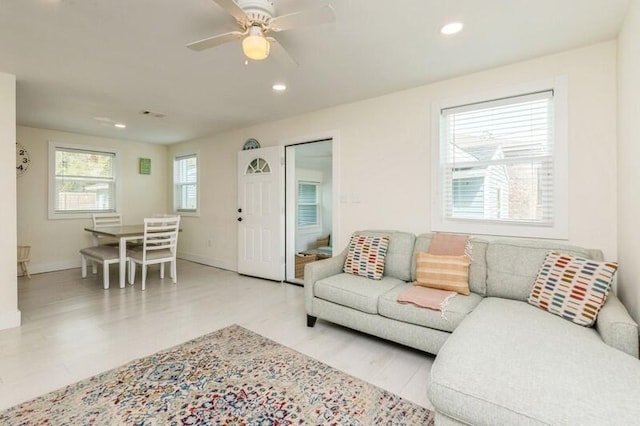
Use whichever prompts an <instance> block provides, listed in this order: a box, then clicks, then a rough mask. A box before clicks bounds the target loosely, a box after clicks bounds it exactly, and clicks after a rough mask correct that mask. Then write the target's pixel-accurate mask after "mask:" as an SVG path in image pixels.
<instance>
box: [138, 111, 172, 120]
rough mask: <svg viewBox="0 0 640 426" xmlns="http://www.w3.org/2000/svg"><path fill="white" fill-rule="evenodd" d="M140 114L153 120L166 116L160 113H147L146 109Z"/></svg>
mask: <svg viewBox="0 0 640 426" xmlns="http://www.w3.org/2000/svg"><path fill="white" fill-rule="evenodd" d="M140 114H142V115H148V116H149V117H153V118H164V117H166V116H167V114H164V113H162V112H155V111H149V110H148V109H146V110H143V111H140Z"/></svg>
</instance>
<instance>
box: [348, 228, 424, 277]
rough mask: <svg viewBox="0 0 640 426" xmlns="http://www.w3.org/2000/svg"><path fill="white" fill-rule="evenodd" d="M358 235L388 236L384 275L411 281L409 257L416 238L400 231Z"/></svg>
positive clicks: (365, 232) (367, 232) (369, 232)
mask: <svg viewBox="0 0 640 426" xmlns="http://www.w3.org/2000/svg"><path fill="white" fill-rule="evenodd" d="M358 234H362V235H372V236H383V235H387V236H389V247H388V249H387V257H386V259H385V266H384V275H385V276H389V277H394V278H397V279H399V280H402V281H410V280H411V257H412V256H413V246H414V244H415V241H416V236H415V235H413V234H410V233H408V232H400V231H371V230H369V231H359V232H358Z"/></svg>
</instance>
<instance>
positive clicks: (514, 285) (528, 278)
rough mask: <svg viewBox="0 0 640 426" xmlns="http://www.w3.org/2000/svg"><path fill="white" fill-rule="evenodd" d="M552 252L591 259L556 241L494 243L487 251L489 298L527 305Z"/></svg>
mask: <svg viewBox="0 0 640 426" xmlns="http://www.w3.org/2000/svg"><path fill="white" fill-rule="evenodd" d="M550 250H556V251H558V252H560V253H564V254H568V255H571V256H579V257H586V258H590V257H591V256H590V251H589V250H586V249H583V248H580V247H574V246H567V245H561V244H558V243H555V242H553V241H543V240H515V239H514V240H495V241H491V242H490V243H489V246H488V248H487V296H493V297H503V298H506V299H515V300H521V301H526V300H527V299H528V298H529V294H530V293H531V288H532V287H533V283H534V282H535V280H536V277H537V275H538V270H539V269H540V266H541V265H542V262H544V258H545V256H546V255H547V252H549V251H550ZM474 255H475V254H474Z"/></svg>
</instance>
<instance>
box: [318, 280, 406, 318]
mask: <svg viewBox="0 0 640 426" xmlns="http://www.w3.org/2000/svg"><path fill="white" fill-rule="evenodd" d="M403 283H404V281H401V280H399V279H397V278H393V277H382V279H381V280H370V279H369V278H364V277H359V276H357V275H351V274H346V273H342V274H338V275H333V276H331V277H328V278H324V279H322V280H319V281H316V283H315V285H314V286H313V293H314V296H315V297H318V298H320V299H324V300H327V301H329V302H333V303H337V304H339V305H343V306H347V307H349V308H353V309H357V310H359V311H362V312H366V313H369V314H377V313H378V297H380V296H381V295H383V294H384V293H386V292H387V291H389V290H391V289H392V288H394V287H395V286H397V285H399V284H403Z"/></svg>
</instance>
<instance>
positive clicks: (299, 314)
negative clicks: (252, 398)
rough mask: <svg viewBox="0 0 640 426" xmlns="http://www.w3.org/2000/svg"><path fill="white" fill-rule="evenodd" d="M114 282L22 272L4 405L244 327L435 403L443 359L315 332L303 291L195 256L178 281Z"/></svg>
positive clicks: (72, 273)
mask: <svg viewBox="0 0 640 426" xmlns="http://www.w3.org/2000/svg"><path fill="white" fill-rule="evenodd" d="M112 268H114V269H112V270H111V278H112V281H111V288H110V289H109V290H103V289H102V276H101V274H100V273H99V274H98V275H97V276H92V275H91V274H90V275H89V277H88V278H86V279H81V278H80V270H79V269H70V270H66V271H59V272H50V273H45V274H38V275H32V278H31V280H28V279H26V278H19V282H18V287H19V297H18V304H19V308H20V310H21V312H22V326H21V327H19V328H14V329H9V330H2V331H0V409H2V408H7V407H10V406H12V405H15V404H17V403H19V402H22V401H25V400H28V399H31V398H34V397H36V396H38V395H41V394H43V393H46V392H49V391H52V390H55V389H58V388H60V387H62V386H65V385H68V384H71V383H74V382H76V381H78V380H81V379H84V378H87V377H90V376H92V375H95V374H97V373H100V372H103V371H105V370H108V369H111V368H115V367H118V366H120V365H122V364H125V363H126V362H128V361H131V360H133V359H136V358H140V357H142V356H145V355H149V354H152V353H154V352H157V351H158V350H161V349H165V348H169V347H171V346H175V345H177V344H180V343H182V342H185V341H187V340H190V339H192V338H195V337H198V336H201V335H203V334H206V333H209V332H212V331H214V330H218V329H220V328H223V327H226V326H228V325H231V324H234V323H235V324H239V325H241V326H243V327H245V328H248V329H250V330H252V331H254V332H257V333H259V334H261V335H263V336H266V337H268V338H270V339H273V340H275V341H277V342H279V343H281V344H283V345H286V346H288V347H290V348H293V349H295V350H298V351H300V352H302V353H304V354H306V355H308V356H311V357H313V358H315V359H318V360H320V361H322V362H324V363H326V364H329V365H331V366H333V367H335V368H337V369H339V370H342V371H344V372H346V373H349V374H351V375H353V376H356V377H358V378H360V379H363V380H365V381H367V382H369V383H373V384H374V385H377V386H380V387H382V388H384V389H387V390H389V391H391V392H394V393H396V394H398V395H400V396H402V397H404V398H406V399H408V400H410V401H413V402H415V403H417V404H420V405H422V406H425V407H428V408H431V404H430V403H429V401H428V399H427V396H426V386H427V381H428V380H429V374H430V369H431V365H432V363H433V359H434V357H433V356H432V355H429V354H426V353H423V352H419V351H415V350H413V349H410V348H407V347H404V346H400V345H396V344H394V343H390V342H387V341H385V340H381V339H378V338H375V337H372V336H368V335H365V334H361V333H358V332H355V331H353V330H350V329H347V328H343V327H340V326H337V325H334V324H331V323H328V322H324V321H321V320H318V322H317V324H316V326H315V327H314V328H307V326H306V317H305V310H304V301H303V291H304V290H303V288H301V287H298V286H294V285H291V284H282V283H276V282H271V281H265V280H260V279H256V278H250V277H245V276H241V275H238V274H236V273H235V272H229V271H224V270H220V269H216V268H212V267H209V266H204V265H200V264H196V263H192V262H187V261H179V263H178V284H177V285H173V284H172V283H171V280H170V279H169V278H168V274H167V278H165V279H164V280H160V278H159V274H158V271H157V269H154V268H152V269H151V271H150V274H149V277H148V279H147V289H146V291H144V292H143V291H141V290H140V283H139V280H138V283H136V285H134V286H127V288H125V289H120V288H118V284H117V275H118V274H117V269H116V268H117V266H115V265H114V266H112Z"/></svg>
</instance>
